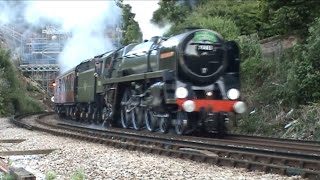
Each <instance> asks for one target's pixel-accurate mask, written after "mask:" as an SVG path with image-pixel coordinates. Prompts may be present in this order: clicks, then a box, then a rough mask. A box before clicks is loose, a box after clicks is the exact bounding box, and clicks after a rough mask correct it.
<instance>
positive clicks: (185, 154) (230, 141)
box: [12, 113, 320, 179]
mask: <svg viewBox="0 0 320 180" xmlns="http://www.w3.org/2000/svg"><path fill="white" fill-rule="evenodd" d="M30 115H35V114H27V115H22V116H18V117H15V118H12V122H13V123H15V124H17V125H19V126H23V127H25V128H28V129H34V130H40V131H45V132H49V133H52V134H55V135H60V136H68V137H73V138H78V139H83V140H88V141H93V142H98V143H103V144H108V145H112V146H115V147H118V148H126V149H130V150H141V151H144V152H149V153H156V154H161V155H168V156H174V157H179V158H187V159H192V160H196V161H200V162H206V163H210V164H216V165H226V166H232V167H242V168H247V169H248V170H260V171H264V172H266V173H279V174H284V175H288V176H291V175H301V176H302V177H305V178H309V179H320V143H319V142H311V141H309V142H304V141H297V140H283V139H275V138H260V137H253V136H241V135H231V136H228V137H226V138H225V139H211V138H199V137H188V136H175V135H163V134H157V133H148V132H137V131H132V130H128V129H127V130H123V129H117V128H109V129H105V128H99V127H98V126H97V127H94V128H93V127H90V128H89V127H88V125H84V124H81V123H75V122H70V121H69V122H61V121H59V120H57V118H55V116H53V113H40V114H37V115H35V116H34V117H33V118H30V119H28V120H29V121H26V120H24V118H25V117H27V116H30Z"/></svg>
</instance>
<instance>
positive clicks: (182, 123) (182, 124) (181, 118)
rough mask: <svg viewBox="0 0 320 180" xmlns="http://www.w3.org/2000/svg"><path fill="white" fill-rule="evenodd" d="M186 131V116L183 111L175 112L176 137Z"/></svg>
mask: <svg viewBox="0 0 320 180" xmlns="http://www.w3.org/2000/svg"><path fill="white" fill-rule="evenodd" d="M187 129H188V114H187V113H186V112H183V111H178V112H177V119H176V123H175V131H176V134H178V135H183V134H185V133H186V131H187Z"/></svg>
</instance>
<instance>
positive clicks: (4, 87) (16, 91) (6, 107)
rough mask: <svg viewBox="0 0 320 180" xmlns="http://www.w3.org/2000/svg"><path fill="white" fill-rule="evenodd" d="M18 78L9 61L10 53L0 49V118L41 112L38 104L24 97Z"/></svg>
mask: <svg viewBox="0 0 320 180" xmlns="http://www.w3.org/2000/svg"><path fill="white" fill-rule="evenodd" d="M19 76H21V75H20V74H19V71H18V70H17V69H16V67H15V66H14V65H13V64H12V62H11V61H10V52H7V51H4V50H1V49H0V116H8V115H11V114H18V113H27V112H36V111H42V107H41V106H40V105H39V103H38V102H37V101H36V100H34V99H32V98H31V97H29V96H27V95H26V94H27V92H26V87H24V85H23V83H22V82H21V80H20V79H21V78H19Z"/></svg>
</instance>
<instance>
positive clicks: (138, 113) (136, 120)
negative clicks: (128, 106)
mask: <svg viewBox="0 0 320 180" xmlns="http://www.w3.org/2000/svg"><path fill="white" fill-rule="evenodd" d="M143 118H144V112H143V108H142V107H141V106H137V107H135V108H134V109H133V110H132V125H133V128H134V129H135V130H140V129H141V128H142V127H143V126H144V124H143Z"/></svg>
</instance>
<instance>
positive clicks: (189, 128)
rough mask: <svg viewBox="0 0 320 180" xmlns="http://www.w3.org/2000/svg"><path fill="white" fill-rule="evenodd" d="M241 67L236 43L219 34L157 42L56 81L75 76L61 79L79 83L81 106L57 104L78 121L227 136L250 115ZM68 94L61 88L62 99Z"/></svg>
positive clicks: (99, 59) (110, 55)
mask: <svg viewBox="0 0 320 180" xmlns="http://www.w3.org/2000/svg"><path fill="white" fill-rule="evenodd" d="M239 68H240V57H239V47H238V45H237V43H236V42H234V41H225V40H224V39H223V37H222V36H221V35H220V34H218V33H217V32H215V31H211V30H208V29H189V30H187V31H186V32H184V33H181V34H178V35H176V36H173V37H170V38H165V37H158V36H157V37H153V38H152V39H151V40H150V41H147V42H143V43H133V44H129V45H127V46H124V47H122V48H119V49H117V50H114V51H110V52H107V53H104V54H102V55H98V56H95V57H94V58H92V59H90V60H87V61H84V62H82V63H81V64H79V65H78V66H76V67H75V68H74V69H73V70H71V71H69V72H67V73H65V74H64V75H61V76H59V77H58V78H57V79H56V82H59V81H61V80H62V79H64V78H65V77H67V76H68V75H69V74H70V73H71V74H74V75H75V76H73V77H74V81H72V82H71V81H62V82H64V83H67V82H68V83H73V86H72V87H74V89H73V94H70V96H72V95H73V97H72V98H71V99H73V100H74V102H73V103H69V104H68V103H66V101H57V102H55V103H56V109H57V112H58V113H59V114H61V115H65V116H67V117H72V118H74V119H78V120H82V121H93V122H95V123H104V124H106V125H113V126H120V127H123V128H132V129H136V130H141V129H144V128H145V129H147V130H148V131H160V132H162V133H167V132H168V131H169V130H170V129H173V130H174V131H175V132H176V133H177V134H180V135H181V134H188V133H191V132H194V131H206V132H212V133H225V132H226V131H227V128H226V126H227V124H235V118H231V117H234V116H235V115H236V114H241V113H244V112H245V110H246V105H245V103H244V102H243V101H241V99H240V97H241V96H240V79H239ZM57 85H58V86H56V87H57V88H60V87H59V85H60V86H63V85H64V84H63V83H57ZM70 86H71V85H70ZM63 92H64V91H59V90H56V91H55V98H56V97H57V99H59V97H60V96H61V94H63ZM60 93H61V94H60ZM70 112H71V113H70ZM230 120H232V121H230Z"/></svg>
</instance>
